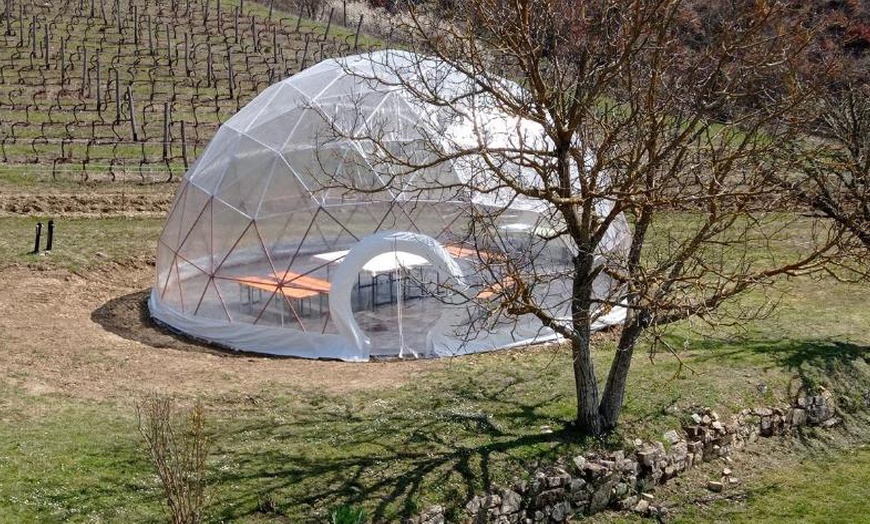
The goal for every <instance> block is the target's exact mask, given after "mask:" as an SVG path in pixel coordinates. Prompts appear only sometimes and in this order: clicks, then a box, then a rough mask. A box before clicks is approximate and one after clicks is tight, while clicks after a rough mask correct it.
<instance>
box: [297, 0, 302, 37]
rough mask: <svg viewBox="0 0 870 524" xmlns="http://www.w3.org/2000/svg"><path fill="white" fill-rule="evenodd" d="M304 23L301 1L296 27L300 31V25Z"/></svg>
mask: <svg viewBox="0 0 870 524" xmlns="http://www.w3.org/2000/svg"><path fill="white" fill-rule="evenodd" d="M301 25H302V2H299V14H298V15H297V16H296V29H295V31H296V32H297V33H298V32H299V27H300V26H301Z"/></svg>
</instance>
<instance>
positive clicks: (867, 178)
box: [777, 81, 870, 258]
mask: <svg viewBox="0 0 870 524" xmlns="http://www.w3.org/2000/svg"><path fill="white" fill-rule="evenodd" d="M813 109H814V110H815V112H814V113H813V114H814V116H815V118H814V120H813V121H814V123H815V124H816V125H815V126H814V127H813V128H812V129H810V130H809V136H810V137H809V138H806V139H803V140H800V141H799V142H798V144H797V145H796V146H795V148H794V150H791V151H789V153H790V154H792V155H793V156H795V157H797V158H799V159H800V162H798V163H797V165H796V167H795V169H794V170H793V171H789V172H787V173H783V174H780V175H779V176H778V177H777V180H778V181H779V182H780V183H781V184H782V185H783V187H785V188H787V189H788V190H789V191H791V192H792V194H794V195H795V196H796V197H797V199H798V200H799V201H800V202H801V203H803V204H804V205H806V206H808V207H811V208H813V209H815V210H816V211H818V212H820V213H821V214H822V215H824V216H826V217H828V218H830V219H831V220H833V221H835V222H836V223H837V224H839V225H840V226H841V227H842V228H843V229H844V230H845V231H846V232H848V235H847V236H846V237H845V238H846V239H847V241H848V240H854V241H857V244H858V245H859V246H860V248H861V249H862V250H863V254H864V256H865V258H866V256H867V253H870V86H868V85H867V84H866V83H862V82H860V81H856V82H854V83H847V84H846V85H845V86H838V87H835V88H833V89H827V90H826V92H825V91H822V92H821V93H820V96H818V98H817V100H816V102H815V104H814V105H813ZM848 251H850V250H847V252H848Z"/></svg>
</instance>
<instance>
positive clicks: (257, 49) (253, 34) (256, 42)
mask: <svg viewBox="0 0 870 524" xmlns="http://www.w3.org/2000/svg"><path fill="white" fill-rule="evenodd" d="M251 37H252V38H253V39H254V52H256V53H259V52H260V35H258V34H257V17H256V16H254V15H253V14H252V15H251Z"/></svg>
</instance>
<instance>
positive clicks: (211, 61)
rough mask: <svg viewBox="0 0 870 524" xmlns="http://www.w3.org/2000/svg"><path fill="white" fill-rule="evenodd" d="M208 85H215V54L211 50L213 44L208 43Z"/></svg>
mask: <svg viewBox="0 0 870 524" xmlns="http://www.w3.org/2000/svg"><path fill="white" fill-rule="evenodd" d="M205 75H206V85H207V86H208V87H212V86H213V85H214V55H212V52H211V44H209V45H208V61H207V64H206V70H205Z"/></svg>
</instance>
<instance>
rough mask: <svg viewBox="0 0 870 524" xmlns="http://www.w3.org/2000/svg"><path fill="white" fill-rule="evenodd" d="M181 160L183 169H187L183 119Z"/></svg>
mask: <svg viewBox="0 0 870 524" xmlns="http://www.w3.org/2000/svg"><path fill="white" fill-rule="evenodd" d="M181 161H182V162H184V170H185V171H187V167H188V166H187V132H186V131H185V129H184V120H182V121H181Z"/></svg>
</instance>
